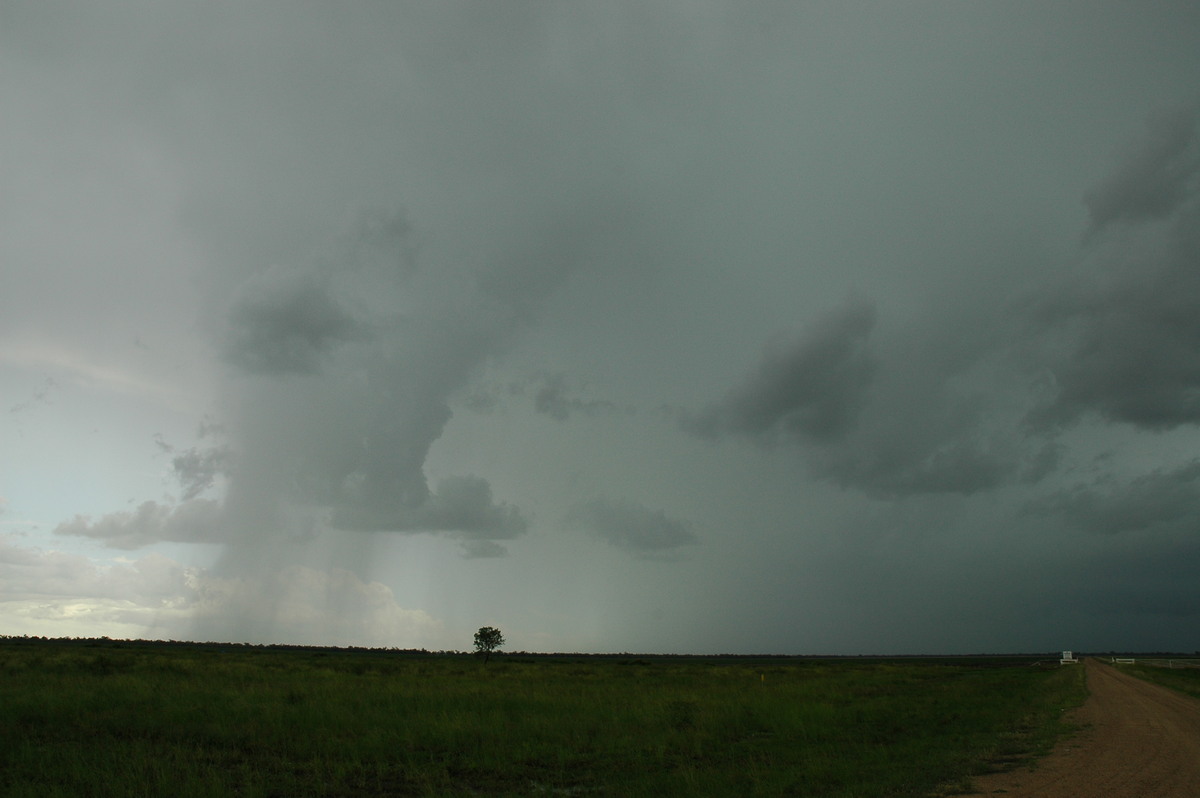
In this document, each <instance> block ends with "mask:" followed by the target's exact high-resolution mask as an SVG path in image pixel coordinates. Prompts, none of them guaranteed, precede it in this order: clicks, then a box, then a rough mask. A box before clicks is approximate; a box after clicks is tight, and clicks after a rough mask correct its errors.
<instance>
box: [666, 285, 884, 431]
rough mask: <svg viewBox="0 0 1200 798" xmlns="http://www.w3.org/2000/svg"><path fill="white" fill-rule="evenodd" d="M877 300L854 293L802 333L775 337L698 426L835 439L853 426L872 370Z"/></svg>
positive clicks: (693, 424)
mask: <svg viewBox="0 0 1200 798" xmlns="http://www.w3.org/2000/svg"><path fill="white" fill-rule="evenodd" d="M874 326H875V307H874V305H872V304H870V303H867V302H863V301H856V302H852V303H850V304H848V305H847V306H846V307H844V308H842V309H841V310H839V311H837V312H836V313H833V314H831V315H829V316H828V317H826V318H825V319H822V320H821V321H820V322H819V323H817V324H816V325H815V326H814V327H813V328H812V329H810V330H809V331H807V332H806V333H804V334H802V335H800V336H797V337H784V336H779V337H777V338H775V339H773V340H772V341H770V342H769V343H768V344H767V346H766V349H765V351H764V353H763V355H762V359H761V360H760V361H759V364H758V367H757V369H756V370H755V371H754V373H752V374H751V375H749V376H748V377H747V378H746V379H745V381H743V382H742V384H741V385H739V386H737V387H735V388H734V389H733V390H731V391H730V392H729V393H728V394H727V395H726V397H725V398H724V399H723V400H722V401H720V402H718V403H717V404H716V405H714V406H712V407H710V408H708V409H707V410H705V411H704V412H703V413H701V414H700V415H699V416H696V417H694V418H690V419H686V420H685V427H686V428H687V429H689V430H691V431H692V432H693V433H695V434H698V435H701V436H704V437H713V436H715V435H718V434H721V433H726V432H728V433H734V434H739V435H749V436H753V437H757V438H761V439H764V440H773V439H780V440H785V441H794V440H810V441H817V442H827V441H833V440H836V439H838V438H842V437H844V436H845V435H846V434H847V433H848V432H849V430H850V429H851V428H852V427H853V426H854V423H855V421H856V419H857V416H858V411H859V409H860V408H861V406H862V403H863V401H864V394H865V393H866V391H867V390H868V388H870V386H871V381H872V378H873V376H874V374H875V359H874V357H873V356H872V354H871V351H870V349H869V346H868V344H869V338H870V334H871V330H872V329H873V328H874Z"/></svg>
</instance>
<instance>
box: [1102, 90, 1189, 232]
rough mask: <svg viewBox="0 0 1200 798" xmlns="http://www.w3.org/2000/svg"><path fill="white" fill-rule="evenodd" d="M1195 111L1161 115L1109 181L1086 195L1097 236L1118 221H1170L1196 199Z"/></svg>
mask: <svg viewBox="0 0 1200 798" xmlns="http://www.w3.org/2000/svg"><path fill="white" fill-rule="evenodd" d="M1198 172H1200V147H1198V145H1197V140H1196V108H1194V107H1187V108H1178V109H1174V110H1171V111H1165V112H1160V113H1158V114H1155V115H1154V116H1152V117H1151V118H1150V119H1149V120H1148V122H1147V131H1146V135H1145V137H1144V138H1143V140H1142V141H1140V142H1139V143H1137V144H1136V145H1135V146H1134V147H1132V148H1131V149H1130V151H1129V152H1128V153H1127V154H1126V156H1125V158H1124V160H1123V162H1122V163H1121V164H1120V165H1119V166H1118V167H1117V169H1116V171H1114V172H1113V174H1112V175H1110V176H1109V177H1108V178H1107V179H1105V180H1103V181H1102V182H1100V183H1099V184H1098V185H1096V186H1095V187H1094V188H1092V189H1091V190H1089V191H1088V192H1087V193H1086V194H1085V195H1084V204H1086V205H1087V209H1088V213H1089V215H1090V217H1091V221H1092V228H1091V231H1090V232H1091V234H1093V235H1095V234H1097V233H1099V232H1100V231H1102V230H1104V229H1105V228H1106V227H1108V226H1110V225H1112V224H1115V223H1137V222H1145V221H1153V220H1156V219H1166V218H1168V217H1170V216H1171V215H1172V214H1173V213H1175V212H1176V210H1178V209H1179V207H1180V206H1181V205H1183V204H1184V203H1186V202H1188V201H1189V200H1191V199H1192V198H1193V197H1194V196H1195V192H1196V190H1197V185H1196V176H1197V173H1198Z"/></svg>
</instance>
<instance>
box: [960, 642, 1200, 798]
mask: <svg viewBox="0 0 1200 798" xmlns="http://www.w3.org/2000/svg"><path fill="white" fill-rule="evenodd" d="M1083 667H1085V668H1087V684H1088V689H1089V690H1090V692H1091V695H1090V697H1089V698H1088V699H1087V701H1085V702H1084V704H1083V706H1082V707H1080V708H1079V709H1077V710H1074V714H1073V717H1072V720H1073V721H1074V722H1075V723H1078V724H1080V725H1081V726H1083V729H1082V731H1080V732H1079V733H1078V734H1076V735H1075V736H1073V737H1071V738H1069V739H1067V740H1064V741H1062V742H1060V743H1059V745H1058V746H1057V747H1056V748H1055V749H1054V750H1053V751H1052V752H1051V753H1050V754H1049V755H1047V756H1046V757H1044V758H1043V759H1041V760H1039V761H1037V762H1036V763H1034V764H1033V765H1032V766H1029V765H1026V766H1023V767H1020V768H1018V769H1016V770H1012V771H1009V772H1006V773H995V774H989V775H987V776H980V777H977V778H976V779H974V786H975V789H976V790H977V792H973V793H969V795H970V796H975V797H976V798H978V797H979V796H996V795H1002V796H1004V798H1034V797H1035V796H1036V798H1101V797H1103V798H1197V797H1198V796H1200V701H1197V700H1196V699H1194V698H1190V697H1188V696H1185V695H1183V694H1182V693H1177V692H1174V691H1172V690H1168V689H1167V688H1165V687H1159V686H1157V685H1153V684H1149V683H1148V682H1144V681H1142V680H1141V679H1137V678H1135V677H1133V676H1129V675H1127V674H1124V673H1121V672H1120V671H1119V670H1118V669H1117V668H1115V667H1113V666H1111V665H1108V664H1105V663H1102V662H1099V661H1097V660H1087V661H1086V662H1085V663H1084V666H1083Z"/></svg>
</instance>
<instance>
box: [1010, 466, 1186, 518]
mask: <svg viewBox="0 0 1200 798" xmlns="http://www.w3.org/2000/svg"><path fill="white" fill-rule="evenodd" d="M1025 513H1026V514H1027V515H1031V516H1047V517H1051V518H1054V519H1057V520H1059V521H1062V522H1066V523H1068V524H1070V525H1071V526H1073V527H1075V528H1078V529H1081V530H1083V531H1085V532H1090V533H1095V534H1101V535H1117V534H1122V533H1128V532H1142V531H1147V530H1154V531H1167V532H1176V533H1184V534H1186V535H1188V536H1190V535H1192V534H1193V532H1194V530H1195V529H1196V526H1197V523H1200V460H1193V461H1192V462H1190V463H1187V464H1185V465H1182V466H1180V467H1178V468H1174V469H1156V470H1154V471H1152V472H1150V473H1148V474H1143V475H1141V476H1137V477H1134V478H1132V479H1117V478H1115V477H1113V476H1109V475H1106V476H1103V477H1101V478H1100V479H1097V480H1096V481H1094V482H1093V483H1091V484H1086V485H1077V486H1075V487H1073V488H1070V489H1068V490H1063V491H1058V492H1056V493H1054V494H1051V495H1049V496H1045V497H1042V498H1040V499H1038V500H1036V501H1033V502H1030V503H1029V505H1028V506H1027V507H1026V510H1025Z"/></svg>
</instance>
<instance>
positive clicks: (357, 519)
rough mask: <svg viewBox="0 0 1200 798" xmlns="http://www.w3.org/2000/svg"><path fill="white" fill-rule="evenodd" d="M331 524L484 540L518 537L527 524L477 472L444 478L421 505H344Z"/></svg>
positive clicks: (344, 527)
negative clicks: (443, 533) (443, 534)
mask: <svg viewBox="0 0 1200 798" xmlns="http://www.w3.org/2000/svg"><path fill="white" fill-rule="evenodd" d="M389 511H390V512H389ZM333 523H334V525H335V526H337V527H339V528H342V529H367V530H393V531H412V532H431V531H432V532H452V533H454V536H455V537H459V538H463V539H474V538H478V539H482V540H496V539H507V538H514V537H517V536H518V535H520V534H522V533H523V532H525V530H526V529H527V528H528V526H529V524H528V522H527V521H526V520H525V519H524V518H523V517H522V516H521V513H520V512H519V511H518V510H517V508H515V507H512V506H511V505H508V504H504V503H496V502H495V500H494V499H493V498H492V489H491V486H490V485H489V484H488V482H487V480H485V479H483V478H481V477H476V476H463V477H448V478H446V479H443V480H441V481H440V482H439V483H438V485H437V488H436V490H434V491H432V492H431V493H430V495H429V496H428V497H426V498H425V499H424V500H423V501H421V502H420V503H419V504H413V503H404V502H399V501H397V502H396V503H395V504H393V505H392V506H391V507H380V506H378V505H374V506H367V505H362V504H358V505H354V504H346V505H342V506H341V507H339V508H338V512H336V513H335V514H334V517H333Z"/></svg>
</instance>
